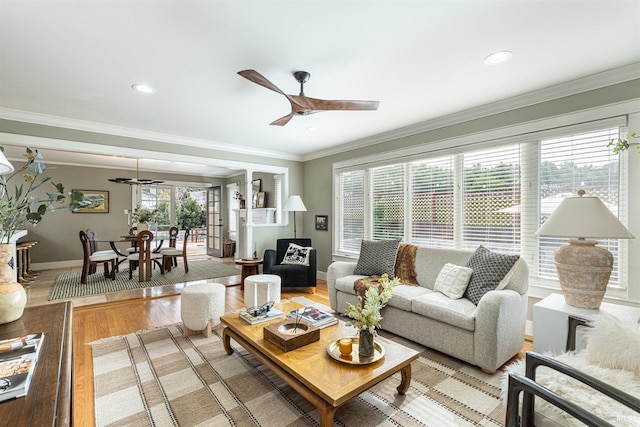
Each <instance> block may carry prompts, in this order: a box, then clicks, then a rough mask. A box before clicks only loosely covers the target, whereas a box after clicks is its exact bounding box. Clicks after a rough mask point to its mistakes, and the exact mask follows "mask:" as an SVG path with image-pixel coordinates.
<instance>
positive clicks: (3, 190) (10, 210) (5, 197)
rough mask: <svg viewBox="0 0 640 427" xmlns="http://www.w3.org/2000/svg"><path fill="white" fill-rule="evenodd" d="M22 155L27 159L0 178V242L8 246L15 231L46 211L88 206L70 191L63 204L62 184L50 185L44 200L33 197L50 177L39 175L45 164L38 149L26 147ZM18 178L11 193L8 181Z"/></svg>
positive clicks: (81, 198)
mask: <svg viewBox="0 0 640 427" xmlns="http://www.w3.org/2000/svg"><path fill="white" fill-rule="evenodd" d="M0 150H1V151H4V147H0ZM23 156H24V157H25V158H26V159H27V162H26V163H25V164H24V166H22V167H21V168H19V169H18V170H16V171H14V172H13V173H11V174H9V175H8V176H0V243H9V242H10V241H11V236H13V235H14V234H15V232H16V231H17V230H22V229H25V228H26V227H27V226H28V225H33V226H35V225H36V224H38V223H39V222H40V221H42V220H43V217H44V215H45V214H46V213H47V212H49V211H54V210H55V209H56V208H62V207H66V208H68V209H69V210H70V211H76V210H78V209H79V208H83V207H86V206H89V205H90V204H91V202H90V201H86V200H84V194H82V192H80V191H72V192H70V193H69V194H68V196H69V199H70V200H69V203H68V204H66V205H65V203H67V200H68V199H67V195H65V189H64V185H62V184H56V183H55V182H52V184H53V186H54V187H55V191H54V192H52V193H46V195H47V198H43V199H41V198H39V197H36V196H34V194H33V192H34V191H36V190H37V189H38V188H39V187H40V186H41V185H42V184H44V183H45V182H47V181H49V180H50V179H51V177H49V176H47V177H41V176H40V175H41V174H42V173H43V172H44V171H45V169H46V165H45V164H44V163H43V162H42V155H41V154H40V153H39V152H38V150H32V149H31V148H28V147H27V148H26V150H25V153H24V155H23ZM18 177H20V178H22V180H21V182H20V183H18V184H16V185H15V187H14V188H13V191H12V190H10V189H9V184H10V182H12V181H13V180H14V179H15V180H17V179H18Z"/></svg>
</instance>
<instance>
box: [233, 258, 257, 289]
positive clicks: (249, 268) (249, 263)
mask: <svg viewBox="0 0 640 427" xmlns="http://www.w3.org/2000/svg"><path fill="white" fill-rule="evenodd" d="M262 262H263V260H262V258H257V259H237V260H236V264H237V265H239V266H242V278H241V279H240V290H242V291H244V279H246V278H247V277H248V276H251V275H253V274H258V266H259V265H260V264H262Z"/></svg>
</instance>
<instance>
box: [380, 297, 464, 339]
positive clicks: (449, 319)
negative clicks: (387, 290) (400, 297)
mask: <svg viewBox="0 0 640 427" xmlns="http://www.w3.org/2000/svg"><path fill="white" fill-rule="evenodd" d="M391 300H392V301H393V298H391ZM389 305H391V301H389ZM476 308H477V307H476V306H475V304H473V303H472V302H471V301H469V300H468V299H466V298H460V299H451V298H449V297H448V296H446V295H444V294H441V293H440V292H430V293H428V294H426V295H422V296H419V297H416V298H414V299H413V303H412V305H411V311H413V312H414V313H417V314H420V315H422V316H425V317H429V318H431V319H435V320H438V321H440V322H442V323H446V324H448V325H452V326H456V327H458V328H462V329H466V330H467V331H474V330H475V328H476V317H475V315H476ZM425 333H429V332H428V331H426V332H425Z"/></svg>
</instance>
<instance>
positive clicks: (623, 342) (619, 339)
mask: <svg viewBox="0 0 640 427" xmlns="http://www.w3.org/2000/svg"><path fill="white" fill-rule="evenodd" d="M592 325H593V328H590V329H587V332H586V334H585V338H586V340H587V346H586V351H587V356H588V357H589V361H590V362H592V363H597V364H598V365H600V366H602V367H604V368H612V369H624V370H626V371H631V372H634V373H635V374H636V376H637V377H640V325H638V323H637V322H634V321H632V320H627V319H617V318H615V317H612V316H608V315H600V316H598V317H597V318H595V319H594V320H593V322H592Z"/></svg>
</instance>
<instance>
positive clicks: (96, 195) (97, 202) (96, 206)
mask: <svg viewBox="0 0 640 427" xmlns="http://www.w3.org/2000/svg"><path fill="white" fill-rule="evenodd" d="M71 191H80V192H82V194H84V200H85V201H87V202H91V204H90V205H88V206H85V207H84V208H80V209H77V210H75V211H74V212H73V213H109V192H108V191H102V190H77V189H73V190H71Z"/></svg>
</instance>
